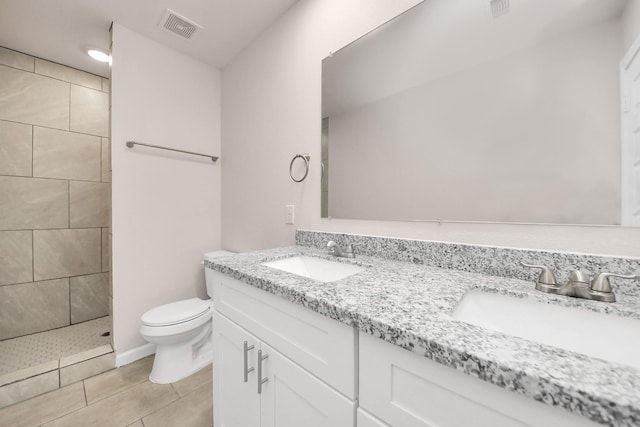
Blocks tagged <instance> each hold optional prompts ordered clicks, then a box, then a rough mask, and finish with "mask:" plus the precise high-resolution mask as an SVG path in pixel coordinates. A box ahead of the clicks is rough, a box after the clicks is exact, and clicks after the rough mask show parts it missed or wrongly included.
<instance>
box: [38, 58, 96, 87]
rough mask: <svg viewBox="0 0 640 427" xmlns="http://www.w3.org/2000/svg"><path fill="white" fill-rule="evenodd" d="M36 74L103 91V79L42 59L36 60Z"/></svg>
mask: <svg viewBox="0 0 640 427" xmlns="http://www.w3.org/2000/svg"><path fill="white" fill-rule="evenodd" d="M36 74H42V75H45V76H49V77H53V78H54V79H58V80H64V81H66V82H69V83H75V84H78V85H81V86H86V87H90V88H92V89H98V90H102V77H100V76H96V75H95V74H90V73H87V72H86V71H80V70H77V69H75V68H71V67H66V66H64V65H60V64H56V63H55V62H50V61H45V60H44V59H40V58H36Z"/></svg>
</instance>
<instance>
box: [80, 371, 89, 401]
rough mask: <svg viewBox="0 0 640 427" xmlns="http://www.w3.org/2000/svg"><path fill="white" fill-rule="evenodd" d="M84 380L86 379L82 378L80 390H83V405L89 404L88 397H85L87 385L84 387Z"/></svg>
mask: <svg viewBox="0 0 640 427" xmlns="http://www.w3.org/2000/svg"><path fill="white" fill-rule="evenodd" d="M85 380H86V378H85V379H84V380H82V391H83V392H84V404H85V406H89V399H87V387H86V385H85V383H84V382H85Z"/></svg>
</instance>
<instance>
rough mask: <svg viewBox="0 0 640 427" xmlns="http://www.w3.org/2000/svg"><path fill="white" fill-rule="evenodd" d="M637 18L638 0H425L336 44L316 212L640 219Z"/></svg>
mask: <svg viewBox="0 0 640 427" xmlns="http://www.w3.org/2000/svg"><path fill="white" fill-rule="evenodd" d="M638 29H640V0H562V1H558V0H425V1H424V2H422V3H420V4H419V5H417V6H415V7H414V8H412V9H411V10H409V11H407V12H405V13H404V14H402V15H400V16H398V17H396V18H395V19H393V20H392V21H390V22H388V23H386V24H385V25H383V26H381V27H379V28H377V29H376V30H374V31H373V32H371V33H369V34H367V35H366V36H364V37H362V38H360V39H358V40H356V41H355V42H353V43H351V44H350V45H348V46H346V47H344V48H343V49H341V50H340V51H338V52H335V53H333V54H332V55H330V56H329V57H327V58H325V59H324V60H323V61H322V161H323V177H322V213H321V214H322V217H332V218H346V219H373V220H434V221H436V220H441V221H482V222H485V221H486V222H515V223H543V224H548V223H553V224H596V225H640V222H639V221H638V218H640V190H639V188H640V131H638V132H637V135H636V131H635V129H636V128H634V127H633V126H634V122H638V121H640V119H638V117H640V115H639V114H638V113H637V110H638V107H639V106H640V87H638V88H634V86H633V81H636V80H638V81H640V79H637V78H636V77H637V76H635V75H633V72H634V71H633V70H634V69H636V68H637V69H640V59H639V60H638V61H637V62H638V63H637V64H635V62H634V61H633V55H632V54H630V52H631V51H632V50H633V46H634V44H635V43H636V37H637V35H638V34H639V33H640V31H638ZM638 56H639V57H640V55H638ZM625 61H626V62H625ZM627 63H628V66H627V65H624V66H623V67H622V69H621V64H627ZM634 64H635V65H634ZM634 67H635V68H634ZM625 73H626V74H625ZM636 73H640V72H636ZM625 76H627V77H625ZM629 76H630V77H629ZM625 79H627V80H629V81H628V82H626V83H625V81H624V80H625ZM621 86H622V89H621ZM636 98H638V99H636ZM621 99H625V101H624V102H621ZM621 123H622V126H621ZM637 128H638V129H640V125H637Z"/></svg>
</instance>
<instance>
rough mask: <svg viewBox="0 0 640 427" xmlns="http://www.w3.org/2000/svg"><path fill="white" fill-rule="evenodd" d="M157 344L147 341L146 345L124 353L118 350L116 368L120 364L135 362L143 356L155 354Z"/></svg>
mask: <svg viewBox="0 0 640 427" xmlns="http://www.w3.org/2000/svg"><path fill="white" fill-rule="evenodd" d="M155 352H156V345H155V344H151V343H147V344H145V345H141V346H140V347H136V348H132V349H131V350H128V351H124V352H122V353H118V352H116V368H119V367H120V366H124V365H128V364H129V363H132V362H135V361H136V360H140V359H142V358H143V357H147V356H150V355H152V354H155Z"/></svg>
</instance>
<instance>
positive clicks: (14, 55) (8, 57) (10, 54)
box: [0, 47, 34, 72]
mask: <svg viewBox="0 0 640 427" xmlns="http://www.w3.org/2000/svg"><path fill="white" fill-rule="evenodd" d="M33 59H34V58H33V56H29V55H25V54H24V53H20V52H16V51H15V50H11V49H6V48H4V47H0V64H2V65H8V66H9V67H13V68H19V69H21V70H25V71H30V72H33Z"/></svg>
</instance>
